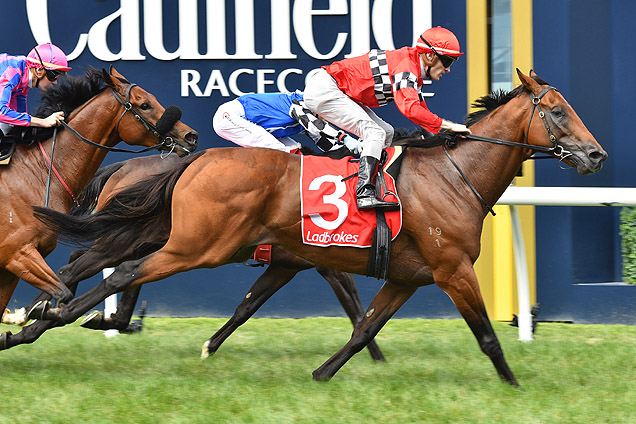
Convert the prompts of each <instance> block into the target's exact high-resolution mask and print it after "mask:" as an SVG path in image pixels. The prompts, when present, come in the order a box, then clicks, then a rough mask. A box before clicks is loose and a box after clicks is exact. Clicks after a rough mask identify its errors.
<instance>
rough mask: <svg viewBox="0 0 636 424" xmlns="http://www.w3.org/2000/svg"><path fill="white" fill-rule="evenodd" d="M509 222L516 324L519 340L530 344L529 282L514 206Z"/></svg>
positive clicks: (511, 209)
mask: <svg viewBox="0 0 636 424" xmlns="http://www.w3.org/2000/svg"><path fill="white" fill-rule="evenodd" d="M510 221H511V223H512V245H513V247H514V249H513V250H514V254H515V268H516V270H517V272H516V274H517V300H518V302H519V315H517V324H518V325H519V340H520V341H522V342H531V341H532V340H533V338H532V315H531V313H530V282H529V281H528V264H527V260H526V249H525V246H524V244H523V233H522V232H521V221H520V220H519V212H518V211H517V206H516V205H510Z"/></svg>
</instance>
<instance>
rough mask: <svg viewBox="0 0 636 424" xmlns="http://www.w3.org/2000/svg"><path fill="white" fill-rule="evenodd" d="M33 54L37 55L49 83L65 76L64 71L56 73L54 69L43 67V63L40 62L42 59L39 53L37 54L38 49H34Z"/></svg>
mask: <svg viewBox="0 0 636 424" xmlns="http://www.w3.org/2000/svg"><path fill="white" fill-rule="evenodd" d="M35 54H37V55H38V59H40V65H42V69H44V72H46V79H48V80H49V81H51V82H53V81H56V80H57V79H58V78H59V77H61V76H62V75H64V74H66V72H65V71H58V70H56V69H47V68H46V66H44V62H43V61H42V57H41V56H40V52H38V49H35Z"/></svg>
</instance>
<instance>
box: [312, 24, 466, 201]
mask: <svg viewBox="0 0 636 424" xmlns="http://www.w3.org/2000/svg"><path fill="white" fill-rule="evenodd" d="M462 54H463V53H462V52H460V48H459V41H458V40H457V37H456V36H455V34H453V33H452V32H451V31H449V30H447V29H446V28H442V27H439V26H438V27H435V28H430V29H428V30H426V31H425V32H424V33H423V34H422V35H421V36H420V37H419V38H418V40H416V42H415V47H403V48H401V49H398V50H371V51H370V52H369V53H367V54H365V55H362V56H358V57H352V58H349V59H344V60H341V61H339V62H334V63H332V64H331V65H329V66H324V67H322V69H320V70H318V71H317V72H316V73H315V74H313V75H312V76H310V77H309V78H308V80H307V85H306V87H305V105H306V106H307V108H309V109H310V110H311V111H312V112H314V113H316V114H319V115H320V116H321V117H322V118H323V119H325V120H327V121H329V122H331V123H332V124H334V125H336V126H338V127H340V128H342V129H344V130H345V131H348V132H350V133H352V134H354V135H356V136H358V137H360V138H361V139H363V140H364V143H363V148H362V153H361V158H360V168H359V172H358V177H359V179H358V185H357V186H356V197H357V204H358V209H368V208H395V207H399V204H397V203H393V202H386V201H383V200H381V199H378V198H377V197H376V195H375V183H374V181H375V175H376V173H377V166H378V161H379V159H380V155H381V153H382V150H383V149H384V148H385V147H388V146H389V145H390V144H391V140H392V138H393V128H392V127H391V125H389V124H388V123H386V122H384V121H383V120H382V119H380V118H379V117H378V116H377V115H376V114H375V113H374V112H373V111H372V110H371V108H372V107H378V106H382V105H384V104H387V103H389V102H392V101H395V104H396V106H397V108H398V109H399V111H400V112H401V113H402V114H403V115H404V116H405V117H407V118H408V119H409V120H411V121H412V122H413V123H415V124H417V125H419V126H421V127H423V128H424V129H426V130H428V131H430V132H433V133H437V132H438V131H439V130H440V129H447V130H450V131H453V132H458V133H469V132H470V130H469V129H468V128H467V127H466V126H465V125H462V124H457V123H454V122H451V121H447V120H445V119H442V118H440V117H439V116H437V115H435V114H434V113H432V112H431V111H430V110H429V109H428V107H427V106H426V102H425V101H424V97H423V96H422V93H421V90H422V85H423V79H424V78H426V79H430V80H433V81H439V79H440V78H441V77H442V76H443V75H444V74H446V73H448V72H450V67H451V65H452V64H453V63H454V62H455V61H456V60H457V59H458V58H459V57H460V56H461V55H462Z"/></svg>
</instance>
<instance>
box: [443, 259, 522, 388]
mask: <svg viewBox="0 0 636 424" xmlns="http://www.w3.org/2000/svg"><path fill="white" fill-rule="evenodd" d="M433 276H434V278H435V283H436V284H437V285H438V286H440V287H441V288H442V290H444V292H446V294H447V295H448V296H449V297H450V298H451V299H452V300H453V303H455V306H456V307H457V310H458V311H459V312H460V313H461V314H462V317H464V320H465V321H466V323H467V324H468V326H469V327H470V329H471V330H472V332H473V334H474V335H475V337H476V338H477V342H478V343H479V347H480V348H481V350H482V352H484V353H485V354H486V355H488V357H489V358H490V360H491V361H492V363H493V364H494V366H495V369H496V370H497V373H498V374H499V376H500V377H501V379H502V380H505V381H507V382H508V383H510V384H511V385H513V386H518V385H519V384H518V383H517V380H516V379H515V376H514V375H513V374H512V371H511V370H510V367H508V364H507V362H506V359H505V358H504V354H503V350H502V349H501V345H500V344H499V340H498V339H497V335H496V334H495V330H493V328H492V325H491V324H490V320H489V319H488V314H487V313H486V306H485V305H484V300H483V298H482V297H481V291H480V290H479V282H478V281H477V276H476V275H475V270H474V268H473V265H472V263H470V262H469V261H466V262H465V263H463V264H462V265H460V266H458V267H457V268H456V269H455V270H453V271H450V272H446V271H444V270H441V269H437V270H434V271H433Z"/></svg>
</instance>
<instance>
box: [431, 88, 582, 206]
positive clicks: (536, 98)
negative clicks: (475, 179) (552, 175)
mask: <svg viewBox="0 0 636 424" xmlns="http://www.w3.org/2000/svg"><path fill="white" fill-rule="evenodd" d="M550 90H556V88H554V87H552V86H548V87H546V88H544V89H543V90H542V91H541V92H540V93H539V95H535V94H534V93H532V111H531V112H530V119H529V120H528V129H527V130H526V136H525V141H524V142H523V143H518V142H515V141H508V140H501V139H498V138H490V137H483V136H480V135H475V134H458V135H457V136H458V137H461V138H464V139H468V140H477V141H484V142H486V143H493V144H500V145H504V146H513V147H522V148H524V149H530V150H532V151H533V152H532V153H531V154H530V156H528V158H526V159H529V158H531V157H532V156H533V155H534V154H535V153H536V152H541V153H547V154H549V155H551V156H548V157H552V156H554V157H556V158H558V159H559V164H560V163H561V162H562V161H563V159H565V158H566V157H568V156H571V155H572V152H570V151H568V150H565V149H564V148H563V146H561V145H560V144H559V143H558V140H557V138H556V137H555V135H554V133H553V132H552V129H551V128H550V125H549V124H548V121H547V120H546V117H545V112H543V110H542V109H541V99H542V98H543V96H545V95H546V93H548V92H549V91H550ZM557 91H558V90H557ZM535 110H538V111H539V117H540V118H541V120H542V121H543V126H544V127H545V129H546V131H547V133H548V137H549V139H550V141H551V142H552V147H546V146H536V145H532V144H530V143H529V141H528V136H529V134H530V125H531V124H532V118H533V117H534V112H535ZM450 142H451V143H454V142H455V137H453V138H452V139H451V141H450ZM449 144H450V143H449V142H448V141H447V142H446V143H444V144H443V148H444V152H445V153H446V156H448V159H450V161H451V162H452V164H453V165H454V166H455V168H456V169H457V171H458V172H459V174H460V175H461V176H462V178H463V179H464V181H465V182H466V183H467V184H468V186H469V187H470V189H471V190H472V191H473V193H475V195H476V196H477V198H478V199H479V200H480V201H481V203H482V204H483V205H484V206H485V207H486V209H487V210H488V212H490V213H491V214H492V215H493V216H495V211H494V210H493V209H492V208H491V207H490V205H489V204H488V203H487V202H486V201H485V200H484V198H483V197H482V196H481V195H480V194H479V192H478V191H477V189H476V188H475V186H474V185H473V184H472V183H471V182H470V181H469V180H468V177H466V174H464V172H463V171H462V170H461V169H460V168H459V165H457V162H455V160H454V159H453V158H452V156H451V155H450V154H449V153H448V149H447V145H449Z"/></svg>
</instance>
